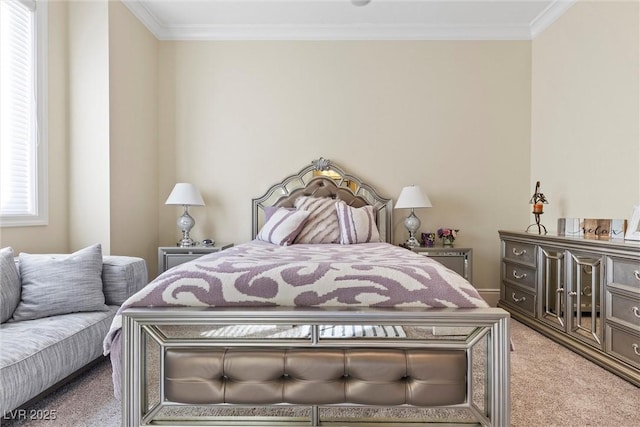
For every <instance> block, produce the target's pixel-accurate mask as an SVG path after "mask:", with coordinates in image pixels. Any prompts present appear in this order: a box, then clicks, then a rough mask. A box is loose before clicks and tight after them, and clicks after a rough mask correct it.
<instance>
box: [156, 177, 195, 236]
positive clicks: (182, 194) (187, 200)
mask: <svg viewBox="0 0 640 427" xmlns="http://www.w3.org/2000/svg"><path fill="white" fill-rule="evenodd" d="M164 204H165V205H182V206H184V212H183V214H182V215H181V216H180V217H178V221H177V224H178V228H179V229H180V230H182V240H180V242H178V246H180V247H186V246H193V240H192V239H191V237H189V231H191V229H192V228H193V226H194V225H195V224H196V221H195V220H194V219H193V217H192V216H191V215H189V206H204V200H202V196H201V195H200V192H199V191H198V189H197V188H196V186H195V185H193V184H190V183H188V182H179V183H177V184H176V185H175V187H173V191H171V194H169V197H168V198H167V201H166V202H164Z"/></svg>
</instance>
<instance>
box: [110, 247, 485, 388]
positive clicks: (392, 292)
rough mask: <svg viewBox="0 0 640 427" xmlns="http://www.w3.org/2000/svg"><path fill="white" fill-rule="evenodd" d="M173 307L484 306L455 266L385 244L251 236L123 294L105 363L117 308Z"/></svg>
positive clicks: (115, 337) (114, 343) (115, 344)
mask: <svg viewBox="0 0 640 427" xmlns="http://www.w3.org/2000/svg"><path fill="white" fill-rule="evenodd" d="M178 306H212V307H221V306H226V307H229V306H231V307H252V306H253V307H268V306H306V307H310V306H318V307H344V306H355V307H358V306H359V307H365V306H369V307H424V308H430V307H454V308H458V307H488V306H489V305H488V304H487V303H486V302H485V301H484V300H483V299H482V297H480V295H479V294H478V291H477V290H476V289H475V288H474V287H473V286H472V285H471V284H470V283H469V282H468V281H467V280H465V279H464V278H463V277H461V276H459V275H458V274H456V273H455V272H453V271H451V270H449V269H447V268H446V267H444V266H443V265H441V264H439V263H438V262H436V261H434V260H433V259H431V258H427V257H424V256H422V255H419V254H416V253H414V252H412V251H409V250H406V249H403V248H400V247H398V246H393V245H391V244H388V243H365V244H357V245H339V244H323V245H308V244H297V245H290V246H277V245H273V244H270V243H266V242H262V241H257V240H255V241H252V242H249V243H244V244H241V245H238V246H235V247H233V248H230V249H227V250H224V251H221V252H216V253H213V254H209V255H205V256H203V257H201V258H198V259H196V260H194V261H191V262H188V263H185V264H181V265H179V266H177V267H174V268H172V269H170V270H167V271H166V272H164V273H163V274H161V275H160V276H158V277H157V278H156V279H155V280H153V281H152V282H151V283H149V284H148V285H147V286H146V287H144V288H143V289H142V290H140V291H139V292H138V293H136V294H135V295H133V296H131V297H130V298H129V299H128V300H127V301H125V303H124V304H123V305H122V307H121V308H120V310H119V311H118V313H117V314H116V316H115V318H114V320H113V323H112V325H111V328H110V331H109V333H108V335H107V337H106V338H105V341H104V352H105V355H106V354H109V352H111V351H112V349H113V352H112V362H113V361H114V356H116V357H118V356H119V353H120V351H119V348H120V346H119V344H120V342H119V340H120V329H121V326H122V315H121V312H122V311H123V310H124V309H126V308H129V307H178ZM116 350H117V351H116ZM113 353H117V355H114V354H113ZM117 362H118V364H119V361H117ZM116 371H119V369H117V370H116V369H115V365H114V376H115V374H116ZM114 379H115V378H114ZM116 392H117V391H116Z"/></svg>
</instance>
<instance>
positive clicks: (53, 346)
mask: <svg viewBox="0 0 640 427" xmlns="http://www.w3.org/2000/svg"><path fill="white" fill-rule="evenodd" d="M117 309H118V307H117V306H111V307H108V311H95V312H89V313H73V314H65V315H61V316H53V317H46V318H42V319H35V320H26V321H23V322H7V323H4V324H2V325H0V342H2V346H0V384H2V389H3V390H2V391H3V393H0V396H1V397H2V399H0V413H6V411H10V410H12V409H14V408H16V407H18V406H20V405H22V404H23V403H24V402H26V401H28V400H29V399H31V398H33V397H34V396H37V395H38V394H40V393H42V392H43V391H45V390H46V389H48V388H49V387H51V386H52V385H54V384H56V383H57V382H59V381H61V380H62V379H64V378H66V377H68V376H69V375H71V374H72V373H74V372H75V371H77V370H78V369H80V368H82V367H83V366H85V365H86V364H87V363H89V362H91V361H93V360H95V359H97V358H99V357H101V356H102V340H103V339H104V337H105V335H106V334H107V332H108V331H109V326H110V325H111V322H112V320H113V317H114V316H115V313H116V311H117Z"/></svg>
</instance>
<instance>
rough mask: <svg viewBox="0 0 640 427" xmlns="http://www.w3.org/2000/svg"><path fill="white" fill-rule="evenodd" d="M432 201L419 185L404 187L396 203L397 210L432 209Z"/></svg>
mask: <svg viewBox="0 0 640 427" xmlns="http://www.w3.org/2000/svg"><path fill="white" fill-rule="evenodd" d="M431 206H432V205H431V200H429V197H427V195H426V194H424V193H423V192H422V189H421V188H420V187H418V186H417V185H409V186H407V187H404V188H403V189H402V191H401V192H400V196H398V201H396V205H395V208H396V209H413V208H430V207H431Z"/></svg>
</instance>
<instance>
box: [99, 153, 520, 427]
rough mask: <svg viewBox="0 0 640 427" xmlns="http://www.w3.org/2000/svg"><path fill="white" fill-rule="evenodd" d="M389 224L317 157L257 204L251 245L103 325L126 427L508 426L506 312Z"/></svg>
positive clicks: (373, 200) (149, 291)
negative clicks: (403, 243)
mask: <svg viewBox="0 0 640 427" xmlns="http://www.w3.org/2000/svg"><path fill="white" fill-rule="evenodd" d="M336 217H337V220H336ZM392 226H393V223H392V201H391V199H388V198H384V197H382V196H380V195H379V193H378V192H377V191H376V189H375V188H373V187H372V186H370V185H368V184H366V183H363V182H362V181H361V180H360V179H359V178H358V177H356V176H353V175H351V174H348V173H346V172H345V171H344V170H343V169H342V168H340V167H339V166H337V165H335V164H333V163H332V162H330V161H329V160H326V159H324V158H320V159H318V160H315V161H313V162H311V164H309V165H307V166H305V167H303V168H302V169H301V170H300V171H299V172H298V173H295V174H293V175H290V176H288V177H286V178H285V179H284V180H282V181H281V182H279V183H277V184H275V185H273V186H271V187H270V188H269V189H268V190H267V191H266V192H265V194H264V195H263V196H261V197H259V198H256V199H253V200H252V236H253V238H254V240H253V241H251V242H247V243H244V244H240V245H236V246H235V247H233V248H231V249H227V250H225V251H222V252H219V253H215V254H210V255H207V256H204V257H201V258H199V259H197V260H194V261H191V262H189V263H185V264H182V265H180V266H177V267H175V268H173V269H171V270H168V271H166V272H165V273H163V274H162V275H160V276H159V277H158V278H156V279H155V280H154V281H152V282H151V283H150V284H149V285H148V286H147V287H145V288H144V289H143V290H141V291H140V292H139V293H137V294H136V295H134V296H132V297H131V298H130V299H129V300H127V301H126V302H125V303H124V304H123V306H122V308H121V309H120V311H119V313H118V315H117V316H116V318H115V319H114V322H113V324H112V327H111V329H110V332H109V334H108V336H107V337H106V339H105V354H109V353H110V354H111V361H112V365H113V378H114V392H115V394H116V396H117V397H119V398H121V399H122V425H124V426H147V425H227V426H232V425H234V426H238V425H243V426H246V425H371V423H374V424H375V425H384V424H385V423H386V425H398V424H400V423H404V424H402V425H425V424H426V423H428V422H434V423H447V425H484V426H505V425H509V423H510V392H509V366H510V365H509V325H508V320H509V314H508V313H507V312H506V311H504V310H502V309H499V308H491V307H489V306H488V304H486V302H484V300H482V298H481V297H480V295H479V294H478V293H477V290H475V288H473V286H472V285H471V284H470V283H469V282H467V281H466V280H465V279H464V278H462V277H461V276H459V275H458V274H456V273H454V272H453V271H451V270H449V269H447V268H446V267H444V266H442V265H441V264H438V263H437V262H436V261H434V260H432V259H429V258H426V257H423V256H421V255H418V254H415V253H413V252H412V251H409V250H406V249H403V248H401V247H399V246H394V245H392V244H391V243H392V242H393V240H392V237H393V236H392ZM336 228H337V231H336ZM367 423H369V424H367ZM440 425H441V424H440Z"/></svg>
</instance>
